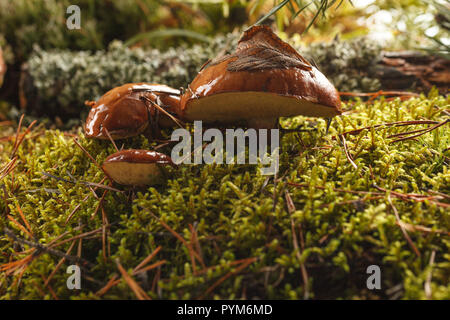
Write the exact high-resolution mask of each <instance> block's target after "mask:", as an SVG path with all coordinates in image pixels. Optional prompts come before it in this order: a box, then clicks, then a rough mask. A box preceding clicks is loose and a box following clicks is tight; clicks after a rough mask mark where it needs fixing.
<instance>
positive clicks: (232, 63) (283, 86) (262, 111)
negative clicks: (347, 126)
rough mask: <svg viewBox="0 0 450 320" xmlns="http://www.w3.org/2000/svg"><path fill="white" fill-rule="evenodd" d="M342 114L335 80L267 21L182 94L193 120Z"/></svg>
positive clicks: (183, 106)
mask: <svg viewBox="0 0 450 320" xmlns="http://www.w3.org/2000/svg"><path fill="white" fill-rule="evenodd" d="M338 114H341V108H340V98H339V94H338V92H337V91H336V89H335V88H334V86H333V85H332V84H331V83H330V82H329V81H328V79H327V78H326V77H325V76H324V75H323V74H322V73H321V72H320V71H319V70H318V69H317V68H315V67H314V66H312V65H311V64H310V63H309V62H308V61H307V60H306V59H304V58H303V57H302V56H301V55H300V54H299V53H298V52H297V51H296V50H295V49H294V48H292V47H291V46H290V45H289V44H287V43H285V42H283V41H282V40H281V39H280V38H278V37H277V36H276V35H275V34H274V33H273V32H272V30H271V29H270V28H269V27H266V26H256V27H252V28H251V29H249V30H248V31H246V32H245V33H244V34H243V36H242V37H241V39H240V40H239V44H238V47H237V49H236V52H235V53H233V54H230V55H226V56H224V57H220V58H218V59H215V60H213V61H212V62H210V63H209V64H207V65H206V67H205V68H204V69H203V70H201V71H200V72H199V74H198V75H197V77H196V78H195V79H194V80H193V81H192V83H191V84H190V86H189V87H188V89H187V91H186V93H185V94H184V95H183V96H182V98H181V108H180V116H181V117H183V118H185V119H186V120H189V121H193V120H204V121H218V122H236V120H239V119H242V120H252V119H255V118H261V119H270V118H278V117H285V116H295V115H306V116H315V117H332V116H335V115H338Z"/></svg>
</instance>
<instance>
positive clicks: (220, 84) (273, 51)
mask: <svg viewBox="0 0 450 320" xmlns="http://www.w3.org/2000/svg"><path fill="white" fill-rule="evenodd" d="M86 104H88V105H89V106H91V110H90V112H89V115H88V117H87V119H86V123H85V128H84V129H85V133H86V136H88V137H92V138H99V139H109V138H112V139H122V138H128V137H131V136H135V135H138V134H141V133H145V134H147V135H148V136H152V137H155V136H157V135H158V133H159V128H167V127H174V126H175V121H176V119H175V118H178V119H180V120H182V121H184V122H193V121H196V120H201V121H203V122H205V123H206V124H209V125H220V126H223V125H233V126H237V125H244V126H246V127H248V128H274V127H276V125H277V122H278V118H279V117H290V116H296V115H305V116H312V117H324V118H332V117H334V116H336V115H339V114H341V112H342V111H341V107H340V104H341V101H340V98H339V94H338V92H337V91H336V89H335V87H334V86H333V85H332V84H331V83H330V82H329V81H328V79H327V78H326V77H325V76H324V75H323V74H322V73H321V72H320V71H319V70H318V69H317V68H316V67H314V66H313V65H311V63H309V62H308V61H307V60H306V59H305V58H303V57H302V56H301V55H300V54H299V53H298V52H297V51H296V50H295V49H294V48H293V47H291V46H290V45H289V44H287V43H286V42H284V41H282V40H281V39H280V38H279V37H278V36H277V35H275V34H274V33H273V32H272V30H271V29H270V28H269V27H266V26H254V27H252V28H250V29H249V30H247V31H245V32H244V34H243V35H242V37H241V39H240V40H239V42H238V46H237V49H236V51H235V52H234V53H232V54H229V55H225V56H221V57H217V58H215V59H213V60H212V61H209V62H207V63H206V64H205V65H204V66H203V67H202V68H201V70H200V72H199V73H198V75H197V76H196V77H195V79H194V80H193V81H192V82H191V83H190V84H189V85H188V86H187V89H186V90H184V93H182V92H181V91H180V90H177V89H173V88H170V87H168V86H165V85H160V84H150V83H129V84H125V85H122V86H120V87H117V88H114V89H112V90H110V91H108V92H107V93H106V94H105V95H104V96H102V97H101V98H100V99H99V100H98V101H97V102H95V101H90V102H86ZM174 117H175V118H174ZM165 165H173V163H172V160H170V158H169V157H168V156H166V155H163V154H161V153H157V152H154V151H146V150H132V149H131V150H123V151H119V152H117V153H115V154H113V155H111V156H109V157H108V158H107V159H106V160H105V162H104V163H103V169H104V171H105V173H106V174H107V175H108V176H109V177H110V178H111V179H113V180H114V181H116V182H117V183H119V184H124V185H149V184H157V183H160V182H161V181H162V180H161V179H162V177H163V170H162V167H163V166H165Z"/></svg>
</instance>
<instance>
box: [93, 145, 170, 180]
mask: <svg viewBox="0 0 450 320" xmlns="http://www.w3.org/2000/svg"><path fill="white" fill-rule="evenodd" d="M167 165H169V166H172V167H176V165H175V164H174V163H173V162H172V159H171V158H170V157H169V156H166V155H165V154H162V153H158V152H155V151H148V150H134V149H129V150H122V151H119V152H116V153H114V154H112V155H110V156H108V157H107V158H106V160H105V161H104V162H103V165H102V168H103V170H104V171H105V173H106V174H107V175H108V176H109V177H110V178H111V179H112V180H114V181H115V182H117V183H119V184H123V185H130V186H131V185H132V186H145V185H155V184H161V183H164V181H165V179H164V177H165V171H164V166H167Z"/></svg>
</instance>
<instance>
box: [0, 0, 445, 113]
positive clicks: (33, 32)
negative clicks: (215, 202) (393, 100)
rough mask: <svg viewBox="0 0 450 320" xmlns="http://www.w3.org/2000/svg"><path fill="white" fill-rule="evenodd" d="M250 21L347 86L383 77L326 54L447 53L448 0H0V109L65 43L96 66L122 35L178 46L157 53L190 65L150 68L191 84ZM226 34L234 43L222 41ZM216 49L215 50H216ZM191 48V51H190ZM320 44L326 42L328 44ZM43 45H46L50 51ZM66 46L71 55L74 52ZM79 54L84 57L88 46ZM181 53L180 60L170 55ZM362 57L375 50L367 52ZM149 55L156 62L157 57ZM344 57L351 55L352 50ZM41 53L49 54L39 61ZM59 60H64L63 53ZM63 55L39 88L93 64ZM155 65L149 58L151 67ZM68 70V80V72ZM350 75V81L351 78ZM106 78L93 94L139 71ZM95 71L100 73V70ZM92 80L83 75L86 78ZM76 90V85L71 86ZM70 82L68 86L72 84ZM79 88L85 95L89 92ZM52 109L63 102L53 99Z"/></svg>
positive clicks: (141, 44) (149, 45)
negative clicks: (73, 19) (76, 25)
mask: <svg viewBox="0 0 450 320" xmlns="http://www.w3.org/2000/svg"><path fill="white" fill-rule="evenodd" d="M72 4H76V5H78V6H79V7H80V9H81V29H79V30H76V29H75V30H69V29H68V28H67V26H66V19H67V18H68V17H69V14H68V13H66V10H67V7H68V6H70V5H72ZM253 24H267V25H270V26H271V27H272V28H273V29H275V30H277V32H278V34H279V35H280V37H281V38H283V39H284V40H288V41H290V42H291V43H292V44H293V45H294V46H295V47H296V48H298V49H301V51H302V52H303V53H304V54H306V55H308V54H310V56H311V57H314V59H315V60H316V62H318V64H319V66H320V67H322V70H323V71H324V72H326V74H327V76H329V77H331V79H332V81H333V82H334V83H335V85H336V86H337V87H338V88H339V89H341V90H355V89H356V88H359V89H360V90H369V89H376V88H377V84H376V83H375V82H374V81H372V80H368V79H366V78H365V77H366V75H365V74H359V73H361V72H358V71H357V70H354V71H351V72H350V74H346V75H345V76H344V75H340V76H339V74H342V69H343V67H341V68H335V67H334V66H335V65H336V63H335V64H332V65H329V63H328V62H327V61H330V59H331V60H333V61H335V60H336V61H337V60H339V59H343V60H345V59H347V57H344V56H345V55H350V56H351V55H352V53H355V54H356V53H358V52H361V51H364V52H366V51H367V50H366V49H367V48H374V54H373V56H374V57H375V56H376V55H377V52H378V51H376V50H379V49H375V48H378V47H379V48H382V49H384V50H400V49H412V50H423V52H431V53H433V54H439V55H442V56H444V57H446V58H449V57H450V54H449V52H450V49H449V48H450V47H449V46H450V35H449V30H450V2H449V1H448V0H378V1H375V0H187V1H185V0H171V1H165V0H121V1H113V0H101V1H100V0H79V1H76V3H74V1H72V0H33V1H29V0H0V49H1V51H0V52H2V53H3V54H2V55H3V59H4V60H5V62H6V64H7V70H8V71H7V73H6V75H1V74H0V76H4V81H3V85H2V86H1V87H0V117H1V118H5V112H4V110H11V108H10V105H13V106H17V107H18V106H19V105H20V104H22V103H20V94H19V91H20V90H19V86H20V85H19V83H20V82H21V81H22V82H23V73H24V70H25V71H26V69H27V66H28V65H32V66H33V61H36V59H35V58H33V57H36V56H42V57H53V56H52V55H51V52H52V51H55V50H64V51H65V52H66V53H67V52H69V51H70V52H73V55H74V56H79V54H78V52H79V51H90V52H89V53H86V54H85V55H86V56H88V55H94V56H96V57H97V58H96V59H97V61H98V62H95V64H96V65H102V66H104V65H105V64H106V62H105V61H103V60H105V59H108V57H110V55H109V54H105V57H104V58H102V57H101V55H102V52H107V50H108V48H109V47H110V44H111V43H112V42H113V41H114V40H120V41H121V43H123V44H124V45H125V47H129V48H131V49H135V48H142V49H144V51H145V52H146V53H148V52H152V50H158V53H154V54H155V59H156V60H158V59H159V60H161V59H165V57H166V56H165V54H164V53H165V52H166V51H169V50H178V51H177V53H175V54H174V52H172V53H168V56H170V57H171V58H170V59H168V61H169V63H160V62H161V61H160V62H157V61H156V62H155V63H154V64H156V65H158V66H161V65H166V66H167V65H168V64H171V63H176V61H179V60H180V59H181V60H182V61H185V62H186V63H185V65H180V64H179V63H178V65H179V67H177V68H175V67H174V66H168V67H167V68H170V70H169V71H168V72H165V73H164V72H163V73H161V72H160V71H161V70H155V72H153V74H155V73H156V74H158V77H161V76H160V75H161V74H164V75H166V74H172V75H173V74H175V73H180V76H170V77H169V78H167V77H165V78H162V79H161V81H165V83H168V84H177V85H178V84H179V83H182V84H186V83H188V82H189V81H190V80H191V79H192V75H195V73H196V70H197V69H196V67H199V66H201V65H202V63H200V62H199V61H203V62H204V60H205V59H207V58H209V57H212V56H214V55H216V54H221V53H224V52H225V51H227V50H228V51H229V50H230V49H232V48H233V45H235V43H236V41H237V39H238V37H239V34H240V32H242V30H244V29H245V28H247V27H249V26H251V25H253ZM361 37H364V39H365V40H368V41H372V42H373V43H374V44H376V45H370V46H366V43H367V42H365V41H361V42H360V43H361V46H362V49H361V50H360V49H359V48H358V42H359V40H358V39H360V38H361ZM337 38H339V40H340V41H346V40H350V41H353V44H350V45H348V46H350V47H351V50H350V51H349V50H347V49H345V48H346V47H348V46H347V45H340V44H339V45H338V42H336V39H337ZM223 39H229V41H228V40H227V41H226V42H223V43H222V40H223ZM215 43H220V45H219V46H217V45H216V44H215ZM355 43H356V44H355ZM337 45H338V46H339V48H341V49H342V50H341V49H339V48H338V49H339V50H337V49H336V54H332V52H330V50H334V49H333V48H334V47H335V46H337ZM211 47H213V48H215V49H212V50H211ZM186 48H193V49H192V50H191V51H186ZM219 48H220V50H218V51H217V50H216V49H219ZM323 48H328V49H326V50H325V51H323ZM343 49H345V50H343ZM321 50H322V51H323V52H322V51H321ZM43 52H50V55H45V53H43ZM321 52H322V53H321ZM349 52H350V53H349ZM160 53H161V54H160ZM182 53H186V54H197V55H198V56H195V57H185V56H186V54H184V55H183V56H182ZM366 53H367V52H366ZM67 54H68V57H69V56H70V54H69V53H67ZM80 54H81V55H82V56H83V53H80ZM208 54H210V55H211V56H208ZM330 54H331V56H332V57H331V58H330ZM0 55H1V54H0ZM176 55H178V56H180V59H172V57H174V56H176ZM363 56H364V57H368V56H372V55H371V54H369V53H367V54H363ZM70 57H71V56H70ZM126 58H127V57H126V56H124V57H123V59H126ZM51 59H53V58H51ZM51 59H50V60H51ZM145 59H150V60H151V59H152V57H145ZM374 59H376V57H375V58H374ZM66 60H67V59H66ZM159 60H158V61H159ZM347 60H348V61H352V59H350V58H348V59H347ZM360 60H361V59H360ZM363 60H364V59H363ZM366 60H370V59H366ZM372 60H373V59H372ZM45 61H47V60H45V59H44V60H43V61H40V63H45ZM52 61H53V60H52ZM55 61H65V60H64V59H59V58H58V59H57V60H55ZM77 61H78V60H77ZM120 61H121V58H120V57H116V59H115V61H114V63H112V64H114V65H117V66H120V65H121V63H120ZM66 62H67V64H68V65H64V66H63V65H58V64H56V65H58V66H59V67H58V68H54V70H59V71H58V72H59V73H58V72H53V73H52V74H49V72H47V71H48V70H50V71H51V70H53V69H51V68H38V67H39V66H38V64H36V63H34V66H35V68H34V70H35V73H37V72H36V70H39V75H41V76H42V78H40V79H35V80H37V81H36V84H35V86H37V87H38V88H39V81H40V82H41V83H42V86H43V87H44V88H52V87H53V89H52V90H50V89H49V90H50V92H53V93H55V94H57V93H58V91H59V90H60V89H61V86H62V85H61V81H60V79H61V77H62V78H64V79H65V77H63V76H61V72H64V70H68V69H71V70H73V72H74V73H77V74H79V76H80V77H81V76H82V75H83V74H84V73H83V72H84V71H83V70H86V69H88V67H89V66H88V64H86V66H85V67H84V69H83V68H82V69H80V64H77V63H74V62H73V61H72V60H71V59H68V60H67V61H66ZM324 62H325V63H324ZM337 62H339V61H337ZM108 63H109V62H108ZM151 63H152V62H151V61H150V62H148V65H149V66H150V67H151ZM197 63H199V64H198V66H197ZM339 63H340V64H343V62H339ZM0 64H1V57H0ZM81 65H85V64H83V63H82V64H81ZM108 65H111V63H109V64H108ZM325 65H326V67H325ZM344 67H345V66H344ZM183 68H185V69H183ZM327 68H328V69H330V68H331V69H332V70H328V69H327ZM122 69H123V68H122ZM141 69H142V68H141ZM144 69H145V68H144ZM144 69H143V70H144ZM181 69H183V70H181ZM344 69H345V70H347V69H349V68H344ZM350 69H351V68H350ZM41 70H43V71H45V72H43V71H42V72H41ZM105 70H106V69H105ZM108 70H109V69H108ZM31 71H32V70H31ZM30 73H31V74H32V73H33V72H30ZM91 73H92V72H90V73H89V74H91ZM35 76H36V75H35ZM356 76H357V77H356ZM70 77H71V79H72V75H70ZM158 77H157V78H155V77H154V75H150V74H149V75H148V77H147V76H146V75H142V76H141V78H140V79H141V80H142V81H143V80H147V79H148V81H151V80H152V79H156V80H158V79H159V78H158ZM349 77H350V78H352V80H354V81H353V82H354V83H350V82H349V80H348V78H349ZM355 77H356V78H355ZM21 78H22V80H21ZM66 78H67V77H66ZM73 78H74V77H73ZM107 78H110V79H112V80H111V81H109V82H108V81H107V82H105V83H104V84H99V83H97V84H96V87H95V90H94V89H93V90H94V91H95V93H97V91H98V90H109V89H110V88H111V87H110V85H114V84H118V83H116V82H120V81H125V80H130V79H131V80H136V79H137V76H136V75H132V76H123V77H114V76H108V77H107ZM94 79H95V80H97V79H98V77H94ZM355 79H356V80H355ZM91 80H92V79H91ZM89 81H90V80H86V81H79V82H77V83H80V85H81V83H86V82H89ZM58 84H59V85H58ZM346 84H349V85H346ZM65 86H70V82H67V83H65ZM77 88H78V87H74V90H76V89H77ZM83 88H85V87H83ZM66 89H67V90H68V91H70V87H67V88H66ZM47 91H48V90H47ZM47 91H45V92H47ZM81 91H82V92H85V93H86V94H87V93H88V92H91V91H92V90H87V91H86V90H84V89H83V90H81ZM81 91H80V92H81ZM42 92H44V91H42ZM42 92H40V94H42ZM45 92H44V93H45ZM91 93H92V92H91ZM80 94H81V93H80ZM80 94H74V95H73V99H65V101H68V102H70V105H72V108H73V107H78V106H73V103H72V101H73V100H74V99H75V98H76V97H78V96H79V95H80ZM68 95H69V94H68ZM81 95H83V94H81ZM92 98H93V97H92ZM46 100H47V101H53V100H55V99H54V95H52V94H48V95H46V96H45V97H44V99H43V102H45V101H46ZM2 101H3V102H2ZM58 101H59V100H58ZM55 102H56V100H55ZM44 105H47V104H46V103H45V104H44ZM51 105H54V104H53V103H51ZM55 108H61V106H59V105H56V106H55Z"/></svg>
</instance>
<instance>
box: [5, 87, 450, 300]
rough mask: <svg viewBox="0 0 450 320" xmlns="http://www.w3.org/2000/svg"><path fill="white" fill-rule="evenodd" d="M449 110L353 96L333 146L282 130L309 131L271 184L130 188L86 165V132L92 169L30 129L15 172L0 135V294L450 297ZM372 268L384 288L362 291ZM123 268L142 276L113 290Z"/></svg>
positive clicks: (48, 134) (295, 141) (66, 142)
mask: <svg viewBox="0 0 450 320" xmlns="http://www.w3.org/2000/svg"><path fill="white" fill-rule="evenodd" d="M449 107H450V99H449V98H448V97H443V96H439V95H437V93H436V92H431V93H430V94H429V95H428V96H423V95H422V96H420V97H412V98H411V99H408V100H405V101H402V100H401V99H400V98H396V99H390V100H389V101H388V100H387V99H384V98H379V99H376V100H374V101H371V103H367V104H366V103H363V102H362V101H361V100H358V99H356V100H352V101H350V102H349V103H348V104H347V105H344V109H346V110H351V112H347V113H345V115H344V116H341V117H338V118H336V120H335V121H334V122H333V124H332V127H331V128H330V132H329V134H328V135H326V134H325V126H326V124H325V122H324V121H322V120H317V119H308V118H305V117H296V118H288V119H284V120H283V127H284V128H289V127H292V128H294V127H296V126H298V125H300V124H302V125H314V126H316V127H317V128H318V130H317V131H311V132H304V133H301V134H293V133H288V134H285V135H284V136H283V137H282V140H281V147H282V152H281V154H280V171H279V174H278V176H277V179H276V183H275V184H274V180H273V178H272V177H270V178H269V179H267V177H266V176H261V175H260V174H259V170H258V168H257V167H256V166H252V165H232V166H227V165H197V166H194V165H192V166H187V165H186V166H180V168H179V169H178V170H177V171H173V172H169V179H168V181H167V183H166V184H164V185H161V186H157V187H150V188H138V189H131V190H130V189H126V188H124V187H122V186H119V185H109V181H108V180H107V179H105V176H104V173H103V172H102V171H101V170H100V169H99V168H98V166H97V165H96V164H95V162H96V163H102V162H103V161H104V159H105V158H106V157H107V156H108V155H109V154H111V153H113V152H115V150H116V149H115V147H114V145H113V144H112V143H111V142H110V141H107V140H106V141H97V140H89V139H86V138H85V137H84V136H83V134H82V131H81V130H80V131H79V138H78V140H77V141H78V143H79V144H80V145H81V146H82V147H83V148H84V149H85V150H86V151H87V152H88V153H89V154H90V155H91V156H92V157H93V160H95V161H93V160H92V159H90V158H89V157H87V156H86V154H85V152H84V151H83V150H81V149H80V148H79V147H78V146H77V145H76V144H75V143H74V140H73V137H72V136H70V135H66V134H64V132H60V131H57V130H47V131H45V132H43V133H42V134H39V135H36V136H35V137H34V134H35V133H36V132H35V130H37V129H36V127H35V128H34V129H33V128H31V129H30V131H31V132H29V133H28V134H27V136H26V138H25V139H23V141H22V143H21V144H20V145H19V146H18V147H17V148H16V150H15V153H14V157H15V159H16V160H15V162H14V163H13V164H11V159H10V157H9V156H10V155H11V153H12V151H13V149H14V136H15V135H14V131H13V130H11V128H10V127H9V128H8V127H7V126H2V127H0V130H1V131H0V137H2V136H6V135H14V136H13V139H0V141H1V144H0V148H1V150H2V152H1V168H2V176H3V178H2V179H1V180H0V230H1V232H0V253H1V254H0V270H2V271H1V272H0V298H1V299H10V298H20V299H33V298H34V299H40V298H45V299H54V298H55V297H57V298H59V299H65V298H75V299H98V298H102V299H115V298H121V299H136V297H137V296H138V297H145V298H152V299H158V298H163V299H167V298H186V299H189V298H198V297H202V298H222V299H238V298H247V299H251V298H272V299H301V298H305V297H308V298H313V299H314V298H315V299H318V298H330V299H337V298H346V299H374V298H404V299H420V298H433V299H449V298H450V286H449V283H448V279H449V275H450V255H449V254H448V252H449V249H450V237H449V230H450V219H449V206H450V171H449V161H450V149H449V145H450V130H449V124H448V122H447V123H445V121H448V109H449ZM424 120H427V121H424ZM392 123H401V124H402V125H391V124H392ZM387 124H388V125H387ZM438 124H440V125H439V126H438ZM433 127H435V128H433ZM431 128H433V130H429V129H431ZM25 129H26V127H25V126H23V128H22V129H21V134H23V133H25ZM360 129H361V130H360ZM347 132H352V133H351V134H348V133H347ZM343 134H344V135H345V148H344V145H343V144H342V140H341V139H339V135H343ZM30 136H33V139H28V138H27V137H30ZM403 137H408V139H403V140H401V141H397V142H395V143H392V142H393V141H394V140H398V138H403ZM122 142H123V144H124V147H125V148H136V149H149V148H151V147H155V146H156V143H150V142H149V141H148V140H146V139H145V138H144V137H142V136H141V137H135V138H130V139H127V140H123V141H121V143H122ZM158 151H161V152H164V153H168V154H170V148H169V147H168V146H161V147H160V148H159V149H158ZM349 159H351V161H349ZM352 162H353V163H352ZM355 166H356V167H355ZM5 173H6V174H5ZM105 190H108V192H105ZM287 194H288V195H289V197H286V195H287ZM288 200H289V201H288ZM96 212H97V214H95V213H96ZM99 212H101V213H102V214H100V213H99ZM8 217H10V218H8ZM91 217H93V218H91ZM106 217H107V218H106ZM13 221H15V222H17V223H15V222H13ZM19 225H20V226H19ZM5 228H7V230H10V231H11V232H13V233H14V235H15V238H14V237H10V236H8V235H7V234H6V233H4V231H3V230H4V229H5ZM405 234H406V235H405ZM19 239H21V240H19ZM23 240H25V241H23ZM41 247H42V248H48V249H45V250H43V249H40V248H41ZM72 247H73V248H72ZM70 249H72V250H71V251H70ZM104 251H107V252H104ZM66 252H70V256H67V257H69V258H70V259H72V258H73V259H78V260H79V261H85V262H89V264H90V267H89V268H84V267H83V268H82V276H83V278H82V290H77V291H72V290H68V289H67V287H66V280H67V274H66V273H65V269H66V268H67V266H68V265H69V263H71V262H70V261H69V260H68V259H64V261H63V262H60V261H62V257H61V256H58V254H56V253H63V254H65V253H66ZM155 252H157V258H154V260H151V261H150V262H149V263H148V267H144V268H142V263H143V261H146V262H148V261H149V260H150V259H151V258H153V257H154V256H155ZM34 253H36V254H34ZM33 254H34V255H33ZM30 257H33V258H30ZM149 257H150V258H149ZM72 261H73V260H72ZM116 261H120V266H121V267H122V269H121V270H118V267H117V264H116ZM430 261H432V263H430ZM372 264H376V265H379V266H380V268H381V272H382V289H381V290H374V291H371V290H368V289H367V287H366V280H367V274H366V268H367V267H368V266H369V265H372ZM80 265H82V264H80ZM82 266H83V265H82ZM11 268H14V270H12V269H11ZM55 269H56V271H55ZM144 269H146V270H144ZM8 270H9V272H8ZM11 270H12V271H11ZM131 270H143V271H142V272H141V271H140V272H135V273H133V281H132V282H131V281H124V280H120V277H121V276H123V275H126V274H128V273H129V272H130V271H131ZM124 272H125V273H124ZM430 274H431V276H430ZM50 278H51V283H50V284H51V287H49V286H46V285H47V284H48V283H49V279H50ZM19 279H20V281H19ZM130 284H132V285H131V287H130ZM305 284H306V286H305ZM133 288H134V289H133Z"/></svg>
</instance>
